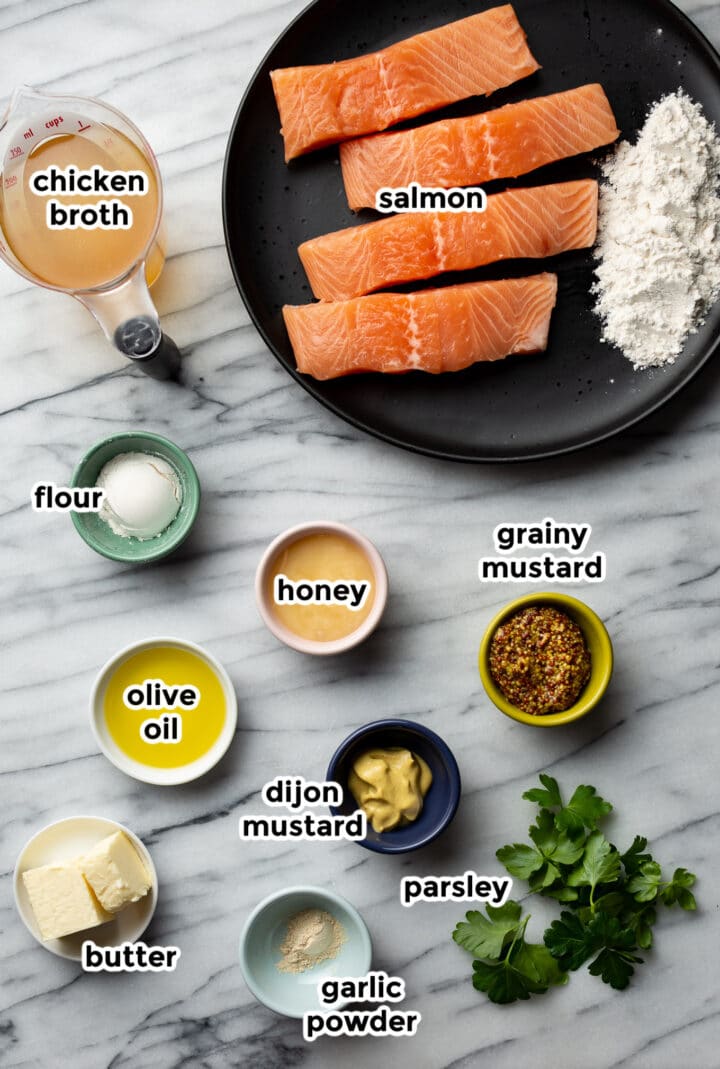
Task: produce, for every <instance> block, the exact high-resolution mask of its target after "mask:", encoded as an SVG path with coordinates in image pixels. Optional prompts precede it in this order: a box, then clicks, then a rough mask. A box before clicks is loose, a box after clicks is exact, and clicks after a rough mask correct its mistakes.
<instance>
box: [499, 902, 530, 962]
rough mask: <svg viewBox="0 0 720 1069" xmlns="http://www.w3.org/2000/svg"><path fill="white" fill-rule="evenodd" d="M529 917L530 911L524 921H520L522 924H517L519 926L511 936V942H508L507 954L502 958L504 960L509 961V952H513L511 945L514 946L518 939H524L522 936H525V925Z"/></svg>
mask: <svg viewBox="0 0 720 1069" xmlns="http://www.w3.org/2000/svg"><path fill="white" fill-rule="evenodd" d="M530 917H531V914H530V913H528V915H527V917H526V918H525V920H524V921H523V922H522V924H521V925H520V926H519V927H518V928H517V930H516V932H515V935H514V936H513V941H512V943H511V944H510V949H509V950H508V952H507V954H506V955H505V958H504V959H503V960H504V961H509V960H510V955H511V954H512V952H513V947H514V946H515V944H516V943H517V941H518V939H524V938H525V929H526V928H527V926H528V921H529V920H530Z"/></svg>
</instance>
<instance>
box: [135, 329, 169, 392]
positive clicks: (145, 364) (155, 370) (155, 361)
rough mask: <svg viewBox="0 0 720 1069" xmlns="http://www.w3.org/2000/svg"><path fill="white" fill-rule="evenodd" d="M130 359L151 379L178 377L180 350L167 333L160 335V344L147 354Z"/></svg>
mask: <svg viewBox="0 0 720 1069" xmlns="http://www.w3.org/2000/svg"><path fill="white" fill-rule="evenodd" d="M131 359H132V360H133V362H134V363H136V364H137V365H138V366H139V367H141V368H142V369H143V371H144V372H145V374H146V375H149V376H150V377H151V378H153V379H164V380H167V379H170V380H172V381H173V382H178V381H179V379H180V361H181V358H180V350H179V349H178V347H177V345H176V344H175V342H174V341H173V340H172V338H169V337H168V336H167V334H162V335H161V336H160V344H159V345H158V347H157V349H156V350H155V351H154V352H153V353H150V355H149V356H133V357H131Z"/></svg>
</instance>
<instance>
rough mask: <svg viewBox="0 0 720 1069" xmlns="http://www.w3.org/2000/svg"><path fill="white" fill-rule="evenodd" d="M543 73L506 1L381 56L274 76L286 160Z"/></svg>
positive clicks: (294, 69)
mask: <svg viewBox="0 0 720 1069" xmlns="http://www.w3.org/2000/svg"><path fill="white" fill-rule="evenodd" d="M538 69H539V64H538V63H537V62H536V61H535V59H534V58H533V56H532V54H531V53H530V50H529V49H528V46H527V43H526V40H525V33H524V32H523V29H522V27H521V26H520V23H519V22H518V20H517V17H516V15H515V12H514V11H513V9H512V7H511V5H510V4H505V5H504V6H503V7H496V8H492V10H490V11H482V12H480V14H479V15H470V17H469V18H465V19H460V20H459V21H458V22H451V23H449V24H448V25H446V26H440V27H438V29H436V30H428V31H427V32H426V33H420V34H418V35H417V36H416V37H409V38H408V39H407V40H405V41H398V43H397V44H394V45H390V46H389V48H384V49H383V50H382V51H381V52H372V53H370V54H369V55H365V56H358V57H357V58H356V59H345V60H342V62H340V63H324V64H320V65H318V66H312V67H284V68H281V69H280V70H276V71H271V72H270V77H271V78H272V84H273V90H274V92H275V100H276V102H277V106H278V111H279V112H280V121H281V122H282V131H281V132H282V135H283V138H284V140H285V159H286V161H287V160H291V159H293V158H294V157H295V156H300V155H302V154H303V153H304V152H311V151H312V149H316V148H321V147H322V146H323V145H332V144H334V143H335V142H336V141H343V140H344V139H345V138H348V137H361V136H362V135H363V134H369V133H373V132H374V131H376V130H385V129H387V127H388V126H392V125H393V123H397V122H400V121H401V120H402V119H410V118H412V117H413V115H422V113H423V112H425V111H432V110H433V108H442V107H444V106H445V105H446V104H452V103H453V102H454V101H456V100H464V99H465V98H466V97H471V96H476V95H477V94H479V93H484V94H486V95H488V94H489V93H492V92H493V91H494V90H495V89H500V88H502V87H503V86H506V85H511V84H512V83H513V82H516V81H518V79H520V78H526V77H527V76H528V75H529V74H532V73H533V72H534V71H536V70H538Z"/></svg>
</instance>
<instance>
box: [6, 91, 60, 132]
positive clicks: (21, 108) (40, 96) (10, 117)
mask: <svg viewBox="0 0 720 1069" xmlns="http://www.w3.org/2000/svg"><path fill="white" fill-rule="evenodd" d="M50 100H52V97H51V96H49V95H48V94H47V93H41V92H40V90H39V89H33V87H32V86H31V85H19V86H18V87H17V88H16V89H13V91H12V93H11V94H10V103H9V104H8V106H7V108H6V109H5V114H4V115H3V117H2V119H0V132H2V131H4V130H5V127H6V126H7V125H8V123H10V122H11V121H13V122H14V121H15V120H20V121H21V120H22V118H23V116H27V117H28V118H29V117H33V118H34V117H35V115H36V114H37V111H38V108H39V107H42V106H43V104H47V103H48V102H49V101H50Z"/></svg>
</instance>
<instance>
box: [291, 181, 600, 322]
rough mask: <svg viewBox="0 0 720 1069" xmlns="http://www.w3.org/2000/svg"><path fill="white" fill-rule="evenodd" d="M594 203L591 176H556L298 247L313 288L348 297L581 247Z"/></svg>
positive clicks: (323, 294)
mask: <svg viewBox="0 0 720 1069" xmlns="http://www.w3.org/2000/svg"><path fill="white" fill-rule="evenodd" d="M597 207H598V187H597V182H594V181H592V180H590V179H588V180H585V181H580V182H559V183H557V185H552V186H536V187H535V188H533V189H514V190H510V191H509V192H507V193H496V194H494V195H493V196H490V197H488V199H487V208H486V210H485V211H484V212H481V213H480V212H419V213H412V214H407V215H393V216H390V217H389V218H387V219H379V220H378V221H377V222H375V223H365V225H364V226H352V227H349V228H348V229H347V230H338V231H336V232H335V233H334V234H325V235H324V236H323V237H319V238H313V239H312V240H311V241H305V242H303V244H302V245H301V246H300V248H299V249H298V252H299V254H300V259H301V260H302V263H303V267H304V268H305V272H306V274H307V276H308V279H309V280H310V285H311V286H312V291H313V293H314V294H315V296H316V297H319V298H320V300H321V301H347V300H349V299H350V298H351V297H360V296H361V295H362V294H363V293H372V292H373V290H380V289H386V288H387V287H388V286H395V285H397V284H398V283H400V282H415V281H416V280H417V279H421V278H432V277H433V275H439V274H441V273H442V272H443V271H467V270H469V269H470V268H473V267H482V266H483V264H490V263H494V262H495V261H497V260H509V259H513V258H515V259H521V258H522V259H524V258H530V257H533V258H539V257H542V256H554V255H556V254H557V253H560V252H567V251H568V250H569V249H584V248H587V247H588V246H590V245H592V244H594V242H595V235H596V232H597Z"/></svg>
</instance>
